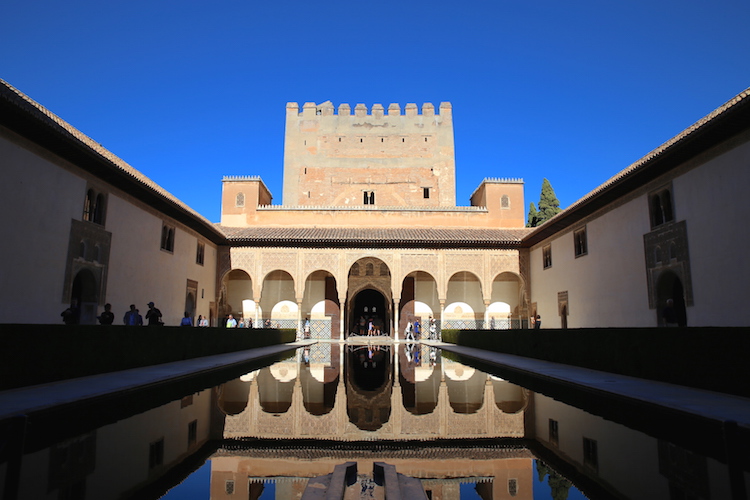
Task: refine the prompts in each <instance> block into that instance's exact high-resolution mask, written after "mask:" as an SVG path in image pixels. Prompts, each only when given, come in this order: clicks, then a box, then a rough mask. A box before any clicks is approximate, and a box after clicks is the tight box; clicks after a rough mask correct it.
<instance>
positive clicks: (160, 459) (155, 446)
mask: <svg viewBox="0 0 750 500" xmlns="http://www.w3.org/2000/svg"><path fill="white" fill-rule="evenodd" d="M163 463H164V438H161V439H160V440H158V441H154V442H153V443H151V444H149V445H148V468H149V469H153V468H154V467H157V466H159V465H161V464H163Z"/></svg>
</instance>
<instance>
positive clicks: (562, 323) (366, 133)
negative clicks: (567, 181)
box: [0, 81, 750, 339]
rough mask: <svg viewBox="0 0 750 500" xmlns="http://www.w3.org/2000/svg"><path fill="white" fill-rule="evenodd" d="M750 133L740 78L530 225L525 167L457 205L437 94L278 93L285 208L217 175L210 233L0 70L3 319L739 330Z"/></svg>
mask: <svg viewBox="0 0 750 500" xmlns="http://www.w3.org/2000/svg"><path fill="white" fill-rule="evenodd" d="M749 129H750V110H749V108H748V91H745V92H743V93H741V94H739V95H738V96H736V97H735V98H734V99H732V100H731V101H729V102H728V103H726V104H724V105H723V106H721V107H720V108H718V109H717V110H716V111H714V112H712V113H711V114H709V115H708V116H707V117H706V118H704V119H702V120H700V121H699V122H697V123H696V124H695V125H693V126H691V127H690V128H688V129H686V130H685V131H683V132H681V133H680V134H678V135H677V136H676V137H675V138H673V139H672V140H670V141H668V142H667V143H665V144H664V145H662V146H660V147H659V148H657V149H656V150H654V151H652V152H651V153H649V154H647V155H646V156H645V157H644V158H642V159H641V160H639V161H638V162H636V163H634V164H633V165H631V166H629V167H627V168H626V169H625V170H622V171H621V172H619V173H618V174H616V175H615V176H614V177H612V179H610V180H609V181H607V182H606V183H604V184H603V185H601V186H599V187H597V188H596V189H594V190H593V191H592V192H591V193H589V194H588V195H586V196H585V197H583V198H582V199H581V200H579V201H577V202H576V203H574V204H573V205H572V206H570V207H568V208H567V209H565V210H564V211H563V212H561V213H560V214H558V215H557V216H556V217H555V218H553V219H552V220H550V221H548V222H546V223H545V224H544V225H542V226H540V227H538V228H531V229H529V228H525V227H524V219H525V201H524V194H523V187H524V186H523V181H522V180H521V179H519V178H496V177H493V178H487V179H485V180H484V181H483V182H482V183H481V184H480V185H479V186H478V187H477V189H476V190H475V192H474V193H473V194H472V196H471V199H470V200H469V203H470V204H469V205H468V206H458V205H457V204H456V195H455V178H456V165H455V155H454V142H453V141H454V139H453V118H452V108H451V105H450V104H449V103H441V104H440V105H439V106H438V108H437V109H436V108H435V107H434V106H433V105H431V104H425V105H423V106H422V107H421V109H420V108H418V107H417V106H416V105H413V104H407V105H406V106H405V108H404V109H403V110H402V109H401V108H400V106H399V105H397V104H391V105H389V106H388V108H387V109H385V108H384V107H383V106H381V105H377V104H376V105H374V106H372V107H371V108H370V109H367V108H366V107H365V106H364V105H357V106H355V107H354V109H353V110H352V108H351V107H350V106H349V105H346V104H343V105H340V106H339V107H338V109H334V106H333V105H332V104H331V103H330V102H326V103H323V104H319V105H318V104H315V103H305V104H304V105H303V106H302V108H301V109H300V107H299V106H298V105H297V104H296V103H289V104H287V109H286V133H285V146H284V187H283V203H282V204H273V203H272V201H273V197H272V194H271V192H270V191H269V190H268V188H267V187H266V185H265V184H264V183H263V181H262V179H261V178H260V177H252V176H248V177H231V178H230V177H227V178H225V179H224V180H223V186H222V187H223V194H222V215H221V221H220V223H218V224H216V223H212V222H210V221H208V220H206V219H205V218H204V217H203V216H201V215H200V214H198V213H196V212H195V211H193V210H192V209H190V208H189V207H188V206H186V205H185V204H184V203H182V202H181V201H180V200H178V199H176V198H175V197H174V196H172V195H170V194H169V193H168V192H167V191H165V190H164V189H163V188H161V187H160V186H158V185H156V184H155V183H154V182H153V181H151V180H150V179H148V178H146V177H145V176H143V175H142V174H141V173H140V172H138V171H137V170H136V169H135V168H133V167H131V166H130V165H128V164H126V163H125V162H124V161H122V160H121V159H119V158H118V157H116V156H115V155H114V154H112V153H111V152H109V151H107V150H106V149H105V148H103V147H102V146H101V145H99V144H98V143H97V142H95V141H94V140H92V139H91V138H89V137H87V136H85V135H83V134H82V133H81V132H79V131H78V130H76V129H75V128H73V127H72V126H71V125H69V124H68V123H66V122H65V121H64V120H62V119H61V118H59V117H57V116H56V115H54V114H53V113H51V112H50V111H49V110H47V109H46V108H44V107H43V106H42V105H40V104H38V103H36V102H35V101H33V100H32V99H30V98H29V97H28V96H26V95H24V94H23V93H22V92H20V91H19V90H17V89H15V88H13V87H12V86H10V85H9V84H8V83H6V82H4V81H0V164H2V168H3V172H4V179H5V181H6V182H5V193H4V196H3V197H2V198H1V200H2V201H0V203H1V204H2V208H3V209H4V212H5V213H6V214H12V217H9V218H8V219H7V230H6V235H5V237H4V243H3V269H2V276H3V278H4V279H3V283H4V284H5V286H4V287H3V289H2V291H1V292H0V293H2V294H3V296H2V304H3V305H2V308H1V309H0V321H3V322H6V323H58V322H60V321H61V317H60V312H61V311H62V310H63V309H65V308H66V307H67V306H68V305H69V304H70V303H71V302H72V301H76V302H77V303H78V304H80V308H81V322H82V323H94V322H95V321H96V316H97V315H98V314H99V313H100V312H101V310H102V308H103V305H104V304H105V303H110V304H112V306H113V310H114V311H115V313H116V320H115V323H116V324H119V323H120V322H121V318H122V315H123V314H124V312H125V311H126V310H128V307H129V305H130V304H136V306H137V307H138V308H139V309H141V313H142V314H143V313H145V309H146V305H145V304H146V303H147V302H150V301H153V302H154V303H156V306H157V307H158V308H160V309H161V311H162V313H163V314H164V321H165V322H166V324H172V325H177V324H179V321H180V319H181V318H182V316H183V313H184V312H188V314H190V315H192V316H194V317H197V316H198V315H199V314H200V315H203V316H207V317H209V318H210V319H211V321H212V324H218V323H219V322H220V321H221V319H222V318H224V317H225V316H226V315H227V314H230V313H231V314H233V315H234V316H236V317H240V318H241V319H242V320H243V321H244V322H245V323H246V324H247V323H250V322H251V321H252V324H253V325H254V326H258V325H261V324H264V325H271V326H284V327H295V328H298V329H300V330H302V329H303V328H304V326H303V325H305V324H306V323H307V322H308V321H309V325H310V330H311V335H312V336H313V337H316V338H334V339H341V338H345V337H347V336H348V335H350V334H352V333H355V334H361V333H362V327H361V324H362V323H364V329H365V330H367V329H368V328H369V323H370V321H372V323H373V325H374V327H375V328H377V329H378V330H379V332H380V333H381V334H383V335H388V336H391V337H397V338H403V331H404V328H405V326H406V323H407V322H408V321H410V320H411V321H414V320H417V319H418V320H419V321H420V322H421V324H422V328H423V330H428V328H429V324H430V320H431V319H432V320H433V321H434V323H435V327H436V329H439V328H498V329H500V328H519V327H525V326H527V325H528V320H529V318H530V317H531V316H535V315H537V314H539V315H541V319H542V327H545V328H546V327H550V328H553V327H554V328H560V327H562V328H565V327H609V326H611V327H625V326H657V325H660V324H663V323H664V318H663V317H662V314H663V313H662V312H663V311H664V308H665V306H666V304H667V300H668V299H672V301H673V302H674V309H675V311H676V314H677V317H678V319H679V322H680V324H687V325H691V326H699V325H717V326H746V325H748V324H750V313H748V312H745V310H746V308H743V307H741V306H742V304H743V303H744V301H745V299H746V298H747V297H748V293H747V291H746V289H745V281H746V278H747V276H748V264H747V261H746V259H744V249H745V248H747V246H748V243H750V242H749V241H748V238H749V237H748V231H745V230H743V229H742V228H743V227H744V221H743V220H742V219H741V217H740V211H739V210H738V209H737V206H738V203H737V202H738V200H741V199H742V198H743V196H742V195H743V194H744V189H745V187H746V186H748V185H750V168H748V167H750V165H749V163H750V144H749V143H748V138H749V137H750V130H749ZM602 168H611V167H610V166H606V165H603V166H602ZM614 170H616V169H614V168H613V171H614ZM722 264H724V265H727V266H728V267H727V268H725V267H724V266H722Z"/></svg>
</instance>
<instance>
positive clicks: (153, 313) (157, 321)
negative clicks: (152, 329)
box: [146, 302, 164, 326]
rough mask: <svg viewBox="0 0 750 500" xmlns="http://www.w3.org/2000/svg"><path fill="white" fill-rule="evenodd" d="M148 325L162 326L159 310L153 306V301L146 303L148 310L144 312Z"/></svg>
mask: <svg viewBox="0 0 750 500" xmlns="http://www.w3.org/2000/svg"><path fill="white" fill-rule="evenodd" d="M146 319H147V320H148V326H164V323H163V322H162V320H161V311H160V310H158V309H157V308H156V307H154V303H153V302H149V303H148V312H147V313H146Z"/></svg>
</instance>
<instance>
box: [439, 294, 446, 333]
mask: <svg viewBox="0 0 750 500" xmlns="http://www.w3.org/2000/svg"><path fill="white" fill-rule="evenodd" d="M444 327H445V299H440V331H441V332H442V331H443V328H444Z"/></svg>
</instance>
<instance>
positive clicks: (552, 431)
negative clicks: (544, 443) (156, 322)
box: [549, 419, 560, 446]
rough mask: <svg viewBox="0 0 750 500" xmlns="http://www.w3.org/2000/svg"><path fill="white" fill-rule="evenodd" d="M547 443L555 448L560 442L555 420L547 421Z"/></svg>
mask: <svg viewBox="0 0 750 500" xmlns="http://www.w3.org/2000/svg"><path fill="white" fill-rule="evenodd" d="M549 442H550V444H553V445H555V446H557V445H558V444H559V442H560V441H559V436H558V434H557V420H552V419H549Z"/></svg>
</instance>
